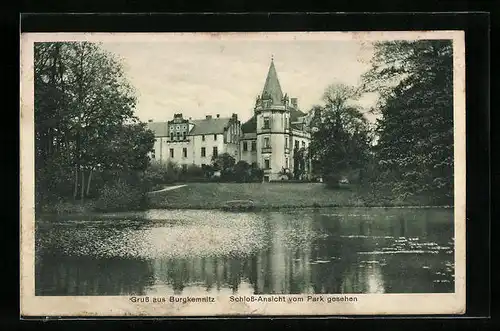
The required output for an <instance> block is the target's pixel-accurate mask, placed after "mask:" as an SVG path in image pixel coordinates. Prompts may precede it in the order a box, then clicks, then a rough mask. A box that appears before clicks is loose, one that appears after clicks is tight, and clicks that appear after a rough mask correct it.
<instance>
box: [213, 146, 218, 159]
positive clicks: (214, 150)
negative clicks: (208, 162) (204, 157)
mask: <svg viewBox="0 0 500 331" xmlns="http://www.w3.org/2000/svg"><path fill="white" fill-rule="evenodd" d="M212 155H213V157H217V155H218V153H217V146H216V147H214V149H213V152H212Z"/></svg>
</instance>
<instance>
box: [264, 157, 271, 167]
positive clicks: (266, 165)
mask: <svg viewBox="0 0 500 331" xmlns="http://www.w3.org/2000/svg"><path fill="white" fill-rule="evenodd" d="M264 169H270V168H269V159H265V160H264Z"/></svg>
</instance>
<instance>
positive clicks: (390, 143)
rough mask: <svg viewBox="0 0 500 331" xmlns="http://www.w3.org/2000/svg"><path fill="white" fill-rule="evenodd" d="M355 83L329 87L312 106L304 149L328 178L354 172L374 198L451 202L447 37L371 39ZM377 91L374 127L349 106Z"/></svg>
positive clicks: (450, 85)
mask: <svg viewBox="0 0 500 331" xmlns="http://www.w3.org/2000/svg"><path fill="white" fill-rule="evenodd" d="M374 48H375V49H374V50H375V53H374V56H373V58H372V61H371V68H370V70H369V71H368V72H366V73H365V74H364V75H363V77H362V86H360V87H356V88H354V87H349V86H345V85H339V84H335V85H331V86H329V87H328V88H327V89H326V91H325V94H324V98H323V101H324V104H323V105H321V106H316V107H314V108H313V109H312V110H311V111H312V115H313V119H312V121H311V126H312V129H313V141H312V143H311V155H312V158H313V165H314V170H315V171H317V172H319V173H320V174H322V175H323V176H324V177H325V178H326V179H327V181H328V182H329V183H334V185H336V183H338V178H339V177H341V176H351V175H352V174H355V176H354V177H356V180H357V181H358V182H359V183H360V184H361V185H362V186H363V187H365V188H370V189H371V191H372V195H373V196H375V197H387V198H390V199H399V200H403V201H404V200H408V199H413V198H416V197H423V198H425V200H426V202H427V203H439V204H448V203H452V201H453V49H452V43H451V41H449V40H418V41H391V42H378V43H375V45H374ZM366 92H375V93H378V94H379V96H380V98H379V102H378V104H377V105H376V107H375V108H374V109H371V110H370V111H372V112H373V113H375V114H376V115H378V119H377V121H376V123H375V124H374V125H371V124H369V123H368V122H367V120H366V117H365V116H364V115H363V113H362V112H363V109H361V108H360V107H359V106H356V103H355V102H354V101H356V100H357V99H358V98H359V96H360V95H362V94H363V93H366Z"/></svg>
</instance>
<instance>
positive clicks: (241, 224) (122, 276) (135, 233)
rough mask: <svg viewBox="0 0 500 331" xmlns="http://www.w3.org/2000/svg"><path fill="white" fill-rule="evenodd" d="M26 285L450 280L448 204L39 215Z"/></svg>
mask: <svg viewBox="0 0 500 331" xmlns="http://www.w3.org/2000/svg"><path fill="white" fill-rule="evenodd" d="M35 272H36V284H35V288H36V295H155V294H157V295H169V294H183V295H206V294H207V293H210V294H233V293H234V294H239V295H245V294H246V295H249V294H271V293H280V294H281V293H282V294H299V293H422V292H454V240H453V210H450V209H448V210H446V209H410V210H408V209H405V210H404V209H385V210H384V209H369V208H366V209H316V210H312V209H311V210H295V211H287V212H258V213H231V212H221V211H198V210H183V211H181V210H179V211H170V210H151V211H148V212H145V213H140V214H135V215H133V214H123V215H115V216H114V217H109V215H108V217H105V216H103V217H100V218H93V219H90V218H87V219H83V218H80V219H76V218H74V219H56V218H50V217H49V218H47V217H45V218H42V219H40V220H38V221H37V231H36V267H35Z"/></svg>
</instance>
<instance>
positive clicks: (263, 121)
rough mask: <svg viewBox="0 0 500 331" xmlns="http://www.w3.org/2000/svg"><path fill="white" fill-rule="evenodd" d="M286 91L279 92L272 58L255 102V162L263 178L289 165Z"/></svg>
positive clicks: (273, 177) (274, 176)
mask: <svg viewBox="0 0 500 331" xmlns="http://www.w3.org/2000/svg"><path fill="white" fill-rule="evenodd" d="M288 104H289V98H288V95H286V94H285V95H283V91H282V90H281V85H280V82H279V80H278V74H277V73H276V68H275V66H274V59H271V64H270V66H269V70H268V73H267V77H266V81H265V83H264V88H263V89H262V94H261V95H260V96H258V97H257V100H256V103H255V109H254V112H255V117H256V119H257V127H256V136H257V164H258V165H259V167H260V168H262V169H264V180H265V181H269V180H278V179H279V178H280V173H281V171H282V170H283V169H287V168H289V163H290V159H289V158H290V148H289V146H288V144H289V140H290V139H289V121H290V110H289V107H288Z"/></svg>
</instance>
